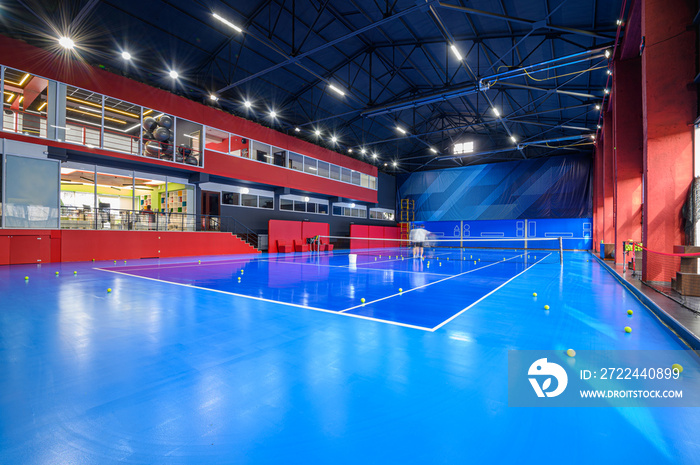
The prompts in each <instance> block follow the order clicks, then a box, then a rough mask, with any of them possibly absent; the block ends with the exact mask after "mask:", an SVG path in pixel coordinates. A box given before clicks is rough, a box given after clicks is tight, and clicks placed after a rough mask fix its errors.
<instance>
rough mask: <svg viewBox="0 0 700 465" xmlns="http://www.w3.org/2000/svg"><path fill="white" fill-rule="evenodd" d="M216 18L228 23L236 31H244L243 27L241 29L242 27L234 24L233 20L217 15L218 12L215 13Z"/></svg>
mask: <svg viewBox="0 0 700 465" xmlns="http://www.w3.org/2000/svg"><path fill="white" fill-rule="evenodd" d="M214 18H216V19H218V20H219V21H221V22H222V23H224V24H225V25H227V26H228V27H230V28H231V29H233V30H235V31H236V32H243V29H241V28H240V27H238V26H236V25H235V24H233V23H232V22H231V21H229V20H227V19H224V18H222V17H221V16H219V15H217V14H216V13H214Z"/></svg>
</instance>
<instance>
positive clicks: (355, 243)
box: [350, 224, 369, 249]
mask: <svg viewBox="0 0 700 465" xmlns="http://www.w3.org/2000/svg"><path fill="white" fill-rule="evenodd" d="M350 237H369V226H365V225H361V224H351V225H350ZM350 248H351V249H367V248H369V241H366V240H365V241H362V240H358V239H350Z"/></svg>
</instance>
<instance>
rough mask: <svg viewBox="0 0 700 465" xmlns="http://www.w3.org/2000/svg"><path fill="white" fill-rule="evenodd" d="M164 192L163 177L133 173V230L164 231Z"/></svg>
mask: <svg viewBox="0 0 700 465" xmlns="http://www.w3.org/2000/svg"><path fill="white" fill-rule="evenodd" d="M163 192H165V176H157V175H150V174H143V173H134V203H135V204H136V208H135V210H137V211H136V212H134V216H135V217H136V219H135V221H134V224H133V229H136V230H140V231H148V230H150V231H154V230H157V229H164V226H165V225H166V224H167V222H166V221H165V219H164V217H165V213H164V211H165V202H164V199H163V197H162V195H161V194H162V193H163Z"/></svg>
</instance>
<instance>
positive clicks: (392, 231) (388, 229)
mask: <svg viewBox="0 0 700 465" xmlns="http://www.w3.org/2000/svg"><path fill="white" fill-rule="evenodd" d="M399 234H400V233H399V228H396V227H393V226H384V237H385V238H386V239H399ZM399 246H400V244H399V242H398V241H384V247H399Z"/></svg>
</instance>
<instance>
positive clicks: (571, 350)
mask: <svg viewBox="0 0 700 465" xmlns="http://www.w3.org/2000/svg"><path fill="white" fill-rule="evenodd" d="M566 355H568V356H569V357H575V356H576V351H575V350H574V349H568V350H567V351H566Z"/></svg>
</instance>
